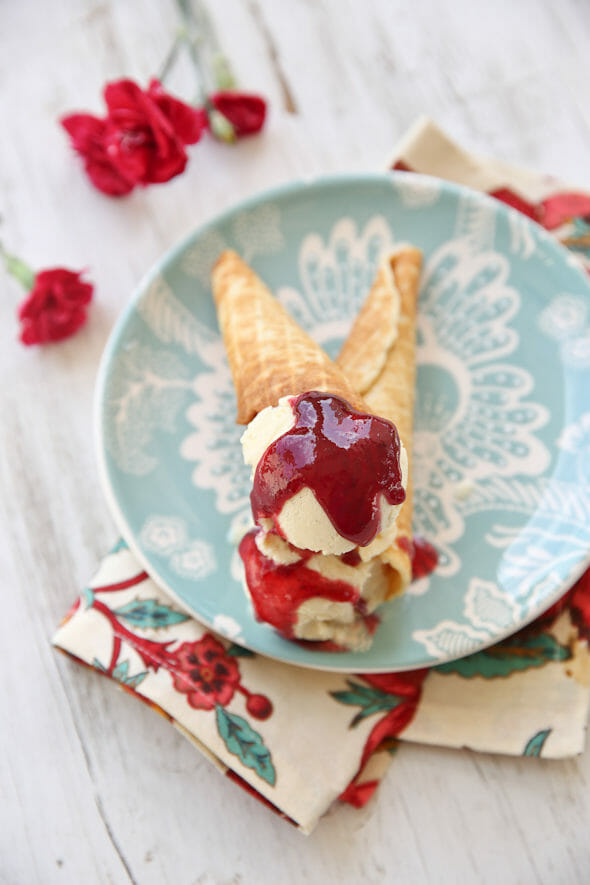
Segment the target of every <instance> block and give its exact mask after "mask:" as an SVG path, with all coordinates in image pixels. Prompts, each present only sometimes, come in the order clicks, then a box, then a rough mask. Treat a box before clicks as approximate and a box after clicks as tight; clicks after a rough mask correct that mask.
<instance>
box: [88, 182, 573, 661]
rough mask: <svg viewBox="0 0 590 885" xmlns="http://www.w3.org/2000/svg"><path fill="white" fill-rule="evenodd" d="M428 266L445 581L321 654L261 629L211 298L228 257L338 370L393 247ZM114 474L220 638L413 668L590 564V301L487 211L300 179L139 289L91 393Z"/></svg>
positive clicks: (432, 457) (245, 475)
mask: <svg viewBox="0 0 590 885" xmlns="http://www.w3.org/2000/svg"><path fill="white" fill-rule="evenodd" d="M401 241H409V242H412V243H415V244H416V245H418V246H419V247H420V248H422V249H423V250H424V257H425V268H424V273H423V277H422V287H421V295H420V306H419V318H418V330H417V334H418V349H417V355H418V390H417V402H416V429H415V438H414V477H415V511H414V512H415V516H414V521H415V531H416V532H417V533H419V534H420V535H423V536H425V537H426V538H428V539H429V540H431V541H432V542H433V543H434V544H435V545H436V546H437V548H438V550H439V554H440V562H439V565H438V568H437V570H436V572H435V573H434V574H432V575H431V576H430V577H429V578H423V579H421V580H420V581H417V582H416V583H414V584H413V585H412V587H411V588H410V590H409V591H408V592H407V593H406V594H405V595H404V596H403V597H402V598H400V599H397V600H394V601H393V602H392V603H390V604H388V605H386V606H384V607H383V609H382V612H381V614H382V623H381V625H380V627H379V629H378V631H377V634H376V636H375V640H374V644H373V647H372V648H371V649H370V651H368V652H364V653H342V654H331V653H328V652H319V651H317V650H314V649H313V647H311V646H309V647H304V646H302V645H298V644H295V643H292V642H288V641H286V640H284V639H281V637H279V636H278V635H277V634H276V633H275V632H274V631H273V630H272V629H271V628H269V627H267V626H265V625H264V624H260V623H257V622H256V620H255V619H254V617H253V614H252V610H251V607H250V603H249V602H248V600H247V598H246V596H245V594H244V591H243V589H242V586H241V580H240V574H241V566H240V561H239V557H238V555H237V553H236V545H235V541H236V538H238V537H239V536H240V533H241V530H242V528H243V526H244V524H245V523H246V522H247V520H248V517H249V501H248V496H249V491H250V483H249V471H248V470H247V469H246V468H245V467H244V466H243V464H242V462H241V450H240V445H239V438H240V434H241V432H242V430H241V428H239V427H237V426H236V424H235V423H234V420H235V400H234V393H233V388H232V383H231V380H230V375H229V371H228V368H227V364H226V359H225V354H224V348H223V344H222V341H221V338H220V334H219V331H218V327H217V322H216V316H215V309H214V307H213V304H212V299H211V294H210V289H209V274H210V270H211V266H212V264H213V262H214V261H215V259H216V258H217V256H218V255H219V253H220V252H221V251H222V250H223V249H225V248H227V247H232V248H234V249H236V250H238V251H239V252H240V253H241V255H242V256H243V257H244V258H245V259H246V260H247V261H248V262H250V264H251V265H252V266H253V267H254V268H255V270H256V271H257V272H258V273H259V274H260V275H261V276H262V278H263V279H264V280H265V281H266V282H267V283H268V284H269V286H270V287H271V288H272V289H273V291H274V292H275V293H276V295H277V297H278V298H279V300H280V301H281V302H282V303H283V304H284V305H285V307H287V309H288V310H289V311H290V312H291V313H292V315H293V316H294V317H295V318H296V319H297V320H298V322H299V323H300V324H301V325H302V326H303V327H304V328H305V329H307V330H308V331H309V332H310V333H311V334H312V335H313V336H314V337H315V338H316V339H317V340H318V341H319V342H320V343H321V344H322V345H323V346H324V347H325V348H326V349H327V350H328V352H329V353H330V354H332V355H335V353H336V352H337V350H338V346H339V344H340V343H341V342H342V340H343V338H344V336H345V335H346V333H347V330H348V328H349V325H350V323H351V320H352V318H353V317H354V316H355V314H356V313H357V311H358V309H359V306H360V304H361V302H362V300H363V298H364V296H365V294H366V292H367V291H368V288H369V286H370V283H371V280H372V278H373V274H374V272H375V268H376V264H377V261H378V257H379V255H380V253H381V252H382V250H383V249H385V248H387V247H390V246H392V245H393V244H395V243H398V242H401ZM97 411H98V435H99V451H100V462H101V472H102V476H103V479H104V485H105V488H106V491H107V494H108V499H109V501H110V504H111V507H112V510H113V513H114V516H115V518H116V520H117V522H118V525H119V527H120V530H121V532H122V533H123V536H124V537H125V539H126V540H127V542H128V543H129V545H130V546H131V548H132V549H133V551H134V552H135V553H136V554H137V556H138V557H139V559H140V561H141V562H142V563H143V564H144V566H145V568H146V569H147V570H148V571H149V572H150V573H151V575H152V576H153V577H154V578H155V579H156V580H157V581H158V582H159V583H160V584H161V585H162V586H164V587H165V588H166V589H167V590H168V591H169V592H170V594H171V595H172V596H173V597H175V598H176V600H177V601H178V603H180V604H181V605H182V606H183V607H185V608H186V609H188V610H189V611H191V612H192V613H194V615H195V616H196V617H197V618H198V619H199V620H200V621H202V622H204V623H205V624H207V625H209V626H211V627H212V628H214V629H215V630H216V631H217V632H219V633H221V634H223V635H225V636H227V637H229V638H231V639H233V640H234V641H236V642H238V643H241V644H243V645H246V646H248V647H249V648H251V649H254V650H255V651H258V652H261V653H262V654H265V655H269V656H271V657H274V658H278V659H280V660H282V661H287V662H291V663H294V664H299V665H303V666H309V667H315V668H322V669H333V670H350V671H356V672H363V671H364V672H370V671H379V670H392V671H393V670H404V669H408V668H414V667H422V666H426V665H434V664H438V663H441V662H443V661H448V660H451V659H453V658H457V657H461V656H463V655H466V654H469V653H471V652H474V651H476V650H478V649H481V648H483V647H485V646H487V645H490V644H492V643H494V642H496V641H497V640H499V639H501V638H503V637H504V636H506V635H508V634H509V633H511V632H513V631H515V630H516V629H517V628H519V627H521V626H523V625H524V624H526V623H527V622H528V621H530V620H532V619H533V618H534V617H535V616H537V615H539V614H540V613H542V612H543V611H544V610H545V609H546V608H547V607H548V606H549V605H550V604H551V603H553V602H554V601H555V600H556V599H557V598H558V597H559V596H560V595H561V594H562V593H563V591H564V590H565V589H566V588H567V586H568V585H569V584H570V583H571V582H572V581H573V580H574V579H575V578H576V577H577V576H578V575H579V574H580V573H581V571H582V570H583V569H584V567H585V566H586V565H587V563H588V561H589V560H590V293H589V287H588V284H587V282H586V279H585V277H584V275H583V274H582V273H581V271H580V270H579V269H578V268H577V267H576V266H575V262H574V260H573V259H572V258H571V257H570V256H569V255H568V253H567V252H566V251H565V250H564V249H562V248H561V247H560V246H559V245H557V244H556V243H555V242H554V240H553V239H552V238H551V237H550V236H549V235H548V234H546V233H545V232H544V231H543V230H542V229H541V228H540V227H538V226H537V225H534V224H532V223H530V222H529V221H528V220H527V219H526V218H525V217H524V216H522V215H520V214H518V213H517V212H515V211H513V210H511V209H508V208H506V207H505V206H503V205H502V204H500V203H498V202H497V201H495V200H492V199H491V198H488V197H485V196H482V195H480V194H478V193H475V192H472V191H469V190H466V189H463V188H459V187H456V186H453V185H450V184H448V183H445V182H442V181H439V180H437V179H433V178H428V177H423V176H417V175H413V174H405V173H396V174H387V175H380V174H377V175H355V176H340V177H330V178H323V179H319V180H317V181H312V182H305V183H295V184H291V185H289V186H287V187H283V188H280V189H278V190H275V191H272V192H269V193H265V194H262V195H261V196H258V197H255V198H254V199H250V200H248V201H246V202H244V203H242V204H240V205H239V206H237V207H236V208H235V209H233V210H231V211H229V212H226V213H225V214H223V215H222V216H220V217H219V218H217V219H216V220H215V221H213V222H211V223H210V224H208V225H206V226H204V227H202V228H200V229H199V230H197V231H196V232H195V233H194V234H192V235H191V236H190V237H189V238H188V239H186V240H185V241H184V242H183V243H181V244H180V245H179V246H178V247H177V248H175V249H173V250H172V251H171V252H169V253H168V254H167V255H166V256H165V257H164V258H163V259H162V260H161V261H160V262H159V263H158V264H157V265H156V267H154V268H153V270H152V271H151V272H150V273H149V274H148V276H147V277H146V278H145V279H144V280H143V282H142V283H141V284H140V286H139V288H138V290H137V291H136V292H135V294H134V296H133V298H132V300H131V303H130V305H129V307H128V308H127V310H126V311H125V313H124V314H123V316H122V317H121V319H120V321H119V323H118V325H117V327H116V329H115V331H114V333H113V335H112V337H111V339H110V341H109V343H108V346H107V348H106V352H105V355H104V359H103V362H102V367H101V371H100V378H99V384H98V399H97Z"/></svg>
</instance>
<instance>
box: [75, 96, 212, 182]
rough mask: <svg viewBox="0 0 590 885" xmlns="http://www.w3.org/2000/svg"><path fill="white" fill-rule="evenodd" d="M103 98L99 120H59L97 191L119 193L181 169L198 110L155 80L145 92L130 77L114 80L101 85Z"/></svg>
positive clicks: (197, 129)
mask: <svg viewBox="0 0 590 885" xmlns="http://www.w3.org/2000/svg"><path fill="white" fill-rule="evenodd" d="M104 98H105V102H106V105H107V111H108V113H107V115H106V117H104V118H99V117H95V116H93V115H92V114H84V113H79V114H70V115H68V116H66V117H63V118H62V119H61V124H62V126H63V127H64V129H65V130H66V131H67V132H68V134H69V136H70V138H71V141H72V145H73V147H74V149H75V150H76V151H77V152H78V153H79V154H80V155H81V156H82V157H83V158H84V166H85V169H86V172H87V174H88V176H89V178H90V180H91V181H92V183H93V185H94V186H95V187H96V188H98V190H100V191H102V192H103V193H105V194H109V195H110V196H122V195H123V194H127V193H129V192H130V191H132V190H133V189H134V188H135V187H136V186H137V185H146V184H153V183H161V182H164V181H169V180H170V179H171V178H174V176H176V175H179V174H180V173H181V172H183V170H184V168H185V166H186V163H187V159H188V158H187V154H186V151H185V149H184V147H185V145H187V144H195V142H197V141H198V140H199V139H200V137H201V134H202V132H203V129H204V128H205V126H206V115H205V113H204V111H202V110H200V109H198V110H197V109H195V108H191V107H190V106H189V105H187V104H184V102H181V101H179V100H178V99H176V98H174V97H173V96H172V95H169V94H168V93H167V92H165V91H164V89H163V88H162V85H161V83H159V81H158V80H152V81H151V82H150V84H149V87H148V88H147V89H146V90H143V89H141V88H140V87H139V86H138V85H137V84H136V83H134V82H133V81H132V80H117V81H116V82H114V83H108V84H107V85H106V87H105V89H104Z"/></svg>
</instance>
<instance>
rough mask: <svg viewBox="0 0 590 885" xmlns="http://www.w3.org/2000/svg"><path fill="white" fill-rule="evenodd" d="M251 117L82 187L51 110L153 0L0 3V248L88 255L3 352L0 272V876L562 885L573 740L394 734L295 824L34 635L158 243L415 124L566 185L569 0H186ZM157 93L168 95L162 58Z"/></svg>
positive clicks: (165, 15) (141, 30)
mask: <svg viewBox="0 0 590 885" xmlns="http://www.w3.org/2000/svg"><path fill="white" fill-rule="evenodd" d="M206 8H207V9H208V11H209V14H210V16H211V19H212V21H213V23H214V25H215V28H216V31H217V34H218V36H219V39H220V41H221V43H222V44H223V47H224V49H225V51H226V52H227V54H228V55H229V57H230V58H231V60H232V63H233V66H234V68H235V71H236V73H237V75H238V77H239V80H240V82H241V84H242V85H243V86H244V87H245V88H250V89H253V90H260V91H262V92H264V93H265V94H266V95H267V96H268V98H269V100H270V103H271V112H270V118H269V123H268V127H267V129H266V130H265V132H264V134H263V135H262V136H261V137H260V138H257V139H252V140H250V141H245V142H243V143H240V144H239V145H237V146H236V147H227V146H224V145H219V144H214V143H212V142H211V141H210V140H208V141H204V142H203V143H201V144H199V145H197V146H196V147H195V148H192V149H191V162H190V165H189V168H188V170H187V172H186V173H185V174H184V175H183V176H182V177H180V178H178V179H176V180H175V181H173V182H171V183H170V184H168V185H166V186H164V187H154V188H152V189H149V190H145V191H140V192H137V193H135V194H134V195H132V196H131V197H129V198H128V199H125V200H120V201H116V200H115V201H113V200H109V199H107V198H105V197H103V196H101V195H100V194H98V193H97V192H95V191H93V190H92V189H91V187H90V186H89V184H88V183H87V181H86V180H85V178H84V176H83V174H82V173H81V171H80V169H79V167H77V163H76V161H75V159H74V158H73V157H72V155H71V151H70V149H69V147H68V145H67V143H66V139H65V137H64V134H63V133H62V132H61V131H60V129H59V127H58V126H57V125H56V119H57V118H58V117H59V115H60V114H62V113H64V112H66V111H69V110H73V109H80V108H88V109H91V110H94V111H99V110H100V92H101V89H102V86H103V83H104V82H105V81H106V80H108V79H113V78H117V77H120V76H131V77H135V78H137V79H139V80H140V81H143V82H145V81H147V79H148V78H149V77H150V76H151V75H153V74H154V73H155V72H156V71H157V69H158V68H159V66H160V65H161V63H162V61H163V60H164V58H165V56H166V53H167V51H168V48H169V43H170V41H171V38H172V35H173V32H174V30H175V28H176V27H177V24H178V21H177V17H176V11H175V6H174V3H172V2H167V3H166V2H162V3H144V4H139V3H136V2H132V0H119V2H115V0H102V2H101V0H76V2H73V0H54V2H52V3H51V5H50V12H49V7H48V5H47V4H46V3H42V2H41V0H29V2H27V3H4V4H2V5H1V6H0V32H1V33H2V54H1V55H0V84H1V86H0V88H1V90H2V102H3V108H4V115H3V120H4V133H3V137H2V140H1V142H0V160H1V162H0V195H1V196H0V199H1V206H0V214H1V215H2V219H3V224H2V239H3V241H4V242H5V245H6V247H7V248H9V249H10V250H12V251H14V252H17V253H18V254H20V255H22V256H23V257H25V258H26V259H27V260H28V261H29V262H30V263H31V264H32V265H34V266H35V267H42V266H50V265H56V264H65V265H69V266H72V267H78V268H82V267H88V269H89V274H90V275H91V276H92V278H93V280H94V281H95V283H96V303H95V304H94V306H93V308H92V318H91V322H90V323H89V324H88V326H87V327H86V328H85V329H84V330H83V331H82V332H81V333H80V334H79V335H78V336H76V337H75V338H74V339H72V340H70V341H67V342H65V343H63V344H62V345H60V346H59V347H54V348H48V349H46V350H44V351H39V350H26V349H25V348H23V347H21V346H20V345H19V344H18V343H16V341H15V333H16V325H15V319H14V310H15V306H16V304H17V301H18V299H19V297H20V293H19V291H18V288H17V286H16V284H13V283H12V282H11V281H8V279H7V278H6V277H3V278H2V298H1V299H0V310H1V311H2V328H3V330H4V346H3V347H2V348H1V350H0V367H1V371H2V392H3V406H2V411H3V414H2V422H1V425H0V433H1V443H0V478H1V487H2V495H1V500H0V518H1V529H2V539H3V540H2V544H1V545H0V563H1V566H2V575H3V617H2V620H1V623H0V642H1V643H2V649H3V666H2V677H1V678H2V683H3V696H2V697H3V716H2V727H1V728H0V744H1V749H0V783H1V786H2V797H3V800H4V801H3V803H2V810H1V811H0V815H1V826H0V881H2V882H6V883H10V885H13V883H15V885H19V883H23V885H30V883H43V885H46V883H53V882H60V883H64V882H67V883H80V882H85V883H95V882H96V883H103V882H110V883H129V882H137V883H142V885H143V883H147V885H150V883H174V885H189V883H192V885H196V883H199V885H213V883H215V885H218V883H219V885H221V883H226V885H229V883H265V882H269V883H270V882H275V881H276V880H277V879H278V878H279V876H280V879H281V881H283V882H285V883H287V885H289V883H300V882H303V881H307V882H311V883H320V882H321V883H325V882H334V883H336V882H337V883H357V882H366V883H373V882H385V883H388V882H411V883H441V882H442V883H464V882H470V883H495V882H498V881H501V882H504V883H517V882H520V883H533V882H534V883H547V885H550V883H551V885H553V883H556V882H559V883H568V885H569V883H585V882H587V881H588V872H587V871H588V860H590V849H589V847H588V830H589V826H590V807H589V801H588V795H589V794H590V755H588V754H586V755H585V756H584V757H583V758H581V759H579V760H573V761H569V762H551V763H550V762H543V761H542V760H541V761H539V760H518V759H504V758H494V757H486V756H475V755H473V754H470V753H466V752H465V753H454V752H450V751H446V750H437V749H435V748H423V747H412V746H408V747H404V748H403V750H402V751H401V752H400V753H399V755H398V758H397V759H396V761H395V764H394V766H393V768H392V770H391V772H390V774H389V776H388V778H387V780H386V782H385V783H384V784H383V786H382V787H381V789H380V791H379V794H378V798H377V800H376V801H374V802H372V803H371V804H370V805H369V807H368V808H366V809H364V810H363V811H360V812H359V811H354V810H352V809H350V808H347V807H341V808H337V809H334V810H333V811H331V812H330V813H329V814H328V816H327V817H326V819H325V820H324V821H323V822H322V824H321V825H320V827H319V828H318V830H317V831H316V832H315V833H314V834H313V835H312V836H311V837H310V838H309V839H307V840H305V839H304V838H303V837H302V836H301V835H300V834H298V833H297V832H295V831H294V830H293V829H291V828H290V827H289V826H287V825H286V824H285V823H283V822H282V821H280V820H278V819H275V818H274V817H273V816H272V815H270V814H269V812H268V811H267V810H266V809H264V808H263V807H262V806H259V805H258V804H257V803H256V802H255V801H254V800H252V799H251V798H250V797H248V796H247V795H245V794H242V792H241V791H239V790H237V789H236V788H235V787H234V786H233V785H232V784H231V783H229V782H227V781H225V780H224V779H223V778H221V777H220V776H219V774H218V773H217V772H216V771H215V770H214V769H213V768H212V767H211V766H210V765H209V763H207V762H206V761H205V760H204V759H202V758H201V757H200V755H199V754H197V753H196V752H195V751H194V749H193V748H192V747H190V746H189V745H188V744H187V743H186V742H185V741H184V740H183V739H182V738H181V737H180V736H179V735H178V734H177V733H176V732H175V731H174V730H173V729H172V728H170V726H169V725H168V724H167V723H166V722H164V720H161V719H160V718H159V717H157V716H154V715H153V713H152V712H151V711H149V710H148V709H146V708H144V707H143V706H141V705H140V704H134V703H133V702H132V701H130V699H129V698H128V697H126V696H124V695H123V694H121V693H120V692H118V691H117V690H116V689H115V687H114V686H113V685H111V684H109V683H108V682H107V681H106V680H101V679H99V678H97V677H96V675H94V674H92V673H88V672H85V671H82V670H81V669H80V668H77V667H76V666H75V665H74V664H72V663H71V662H70V661H68V660H65V659H63V658H61V657H60V656H58V655H57V654H56V653H55V652H54V651H53V650H52V649H51V648H50V645H49V639H50V636H51V634H52V632H53V630H54V628H55V626H56V624H57V623H58V621H59V619H60V617H61V616H62V615H63V613H64V612H65V610H66V609H67V608H68V606H69V605H70V603H71V602H72V601H73V599H74V597H75V596H76V594H77V592H78V589H79V588H80V587H82V586H83V585H84V582H85V581H86V580H87V579H88V578H89V577H90V575H91V574H92V572H93V570H94V568H95V566H96V563H97V561H98V559H99V557H100V555H101V553H102V552H104V551H105V550H106V549H107V548H108V547H109V546H110V544H111V543H112V541H113V540H114V539H115V529H114V526H113V523H112V521H111V518H110V516H109V514H108V512H107V508H106V505H105V503H104V501H103V497H102V495H101V492H100V489H99V485H98V479H97V474H96V469H95V459H94V451H93V445H94V444H93V430H92V395H93V385H94V379H95V376H96V371H97V366H98V361H99V358H100V354H101V351H102V348H103V346H104V343H105V340H106V338H107V335H108V333H109V330H110V329H111V327H112V325H113V323H114V322H115V320H116V318H117V316H118V314H119V312H120V311H121V309H122V308H123V306H124V305H125V303H126V301H127V299H128V297H129V294H130V292H131V291H132V289H133V287H134V285H135V284H136V283H137V281H138V279H139V278H140V277H141V275H142V274H143V273H144V271H145V270H146V269H147V268H148V267H149V266H150V265H151V264H152V262H153V261H154V260H155V259H156V258H158V257H159V256H160V255H161V253H162V252H163V251H164V250H166V249H167V248H169V247H170V246H172V245H173V244H174V243H175V242H176V241H177V240H178V239H179V238H180V237H181V236H183V235H184V234H185V233H186V232H187V231H189V230H190V229H191V228H192V227H194V226H195V225H197V224H198V223H200V222H203V221H205V220H207V219H208V218H210V217H211V216H212V215H213V214H215V213H217V212H219V211H220V210H222V209H224V208H225V207H227V206H230V205H231V204H233V203H235V202H236V201H237V200H239V199H241V198H243V197H245V196H247V195H249V194H251V193H253V192H255V191H257V190H259V189H261V188H263V187H268V186H271V185H274V184H277V183H279V182H281V181H286V180H288V179H291V178H294V177H298V176H302V175H309V174H312V173H317V172H320V171H326V172H329V171H338V170H344V169H372V168H377V167H380V166H382V164H383V163H384V162H385V160H386V158H387V157H388V155H389V154H390V153H391V149H392V146H393V144H394V143H395V141H396V140H397V139H398V138H399V137H400V136H401V135H402V133H403V132H404V130H405V129H406V128H407V127H408V126H409V125H410V123H411V122H412V121H413V120H414V119H415V117H416V116H417V115H418V114H419V113H427V114H430V115H431V116H433V117H434V118H435V119H436V120H437V122H438V123H439V124H440V125H442V126H443V128H445V129H446V130H447V131H448V132H449V133H450V134H451V135H452V136H454V137H455V138H457V139H458V140H460V141H462V142H463V143H464V144H465V146H466V147H470V148H472V149H476V150H478V151H479V152H480V153H486V152H487V153H490V154H493V155H496V156H497V157H499V158H503V159H504V160H506V161H510V162H519V163H522V164H528V165H529V166H530V167H531V168H534V169H537V170H544V171H547V172H553V173H557V174H560V175H562V176H563V177H566V178H568V179H570V180H572V181H573V182H577V183H578V184H580V185H583V186H585V187H586V188H590V167H589V165H588V144H589V143H590V104H589V102H588V68H587V50H588V46H589V45H590V6H589V5H588V4H587V3H580V2H576V0H562V2H561V3H560V4H550V3H549V0H536V2H535V0H521V2H520V3H518V4H516V3H512V2H509V0H499V2H497V3H494V4H491V3H489V4H480V3H476V2H473V0H471V2H463V0H461V2H458V0H443V2H436V0H423V2H420V3H413V4H406V3H403V2H402V0H367V2H363V3H359V2H354V0H316V2H311V0H292V2H290V3H285V2H283V3H276V2H273V0H215V2H214V0H207V2H206ZM175 78H176V79H175V81H174V83H175V86H176V88H177V89H178V90H179V91H181V92H183V91H184V93H185V94H186V97H190V94H191V90H192V89H193V85H192V83H191V82H190V72H189V70H188V68H187V66H186V65H185V66H182V65H181V66H179V70H178V72H176V74H175Z"/></svg>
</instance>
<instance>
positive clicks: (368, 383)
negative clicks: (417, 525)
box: [336, 246, 422, 596]
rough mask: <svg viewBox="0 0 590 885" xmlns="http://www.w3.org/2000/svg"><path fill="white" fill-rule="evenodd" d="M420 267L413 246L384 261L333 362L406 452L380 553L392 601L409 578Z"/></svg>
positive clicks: (418, 256)
mask: <svg viewBox="0 0 590 885" xmlns="http://www.w3.org/2000/svg"><path fill="white" fill-rule="evenodd" d="M421 264H422V254H421V252H420V250H419V249H416V248H415V247H414V246H400V247H398V248H397V249H396V250H395V251H394V252H391V253H390V254H389V255H388V256H387V257H386V258H384V260H383V261H382V263H381V265H380V266H379V269H378V271H377V275H376V277H375V281H374V283H373V286H372V287H371V291H370V292H369V295H368V296H367V299H366V301H365V303H364V305H363V307H362V309H361V311H360V313H359V315H358V317H357V319H356V321H355V323H354V324H353V327H352V329H351V331H350V334H349V336H348V338H347V339H346V341H345V343H344V345H343V347H342V350H341V352H340V354H339V356H338V358H337V360H336V362H337V364H338V365H339V366H340V368H341V369H342V370H343V371H344V373H345V374H346V376H347V377H348V379H349V381H350V382H351V384H352V385H353V387H354V388H355V390H356V391H357V392H358V393H361V394H362V395H363V397H364V399H365V401H366V403H367V405H368V406H369V409H370V411H371V412H373V413H374V414H375V415H380V416H381V417H382V418H387V419H388V420H389V421H392V422H393V423H394V424H395V425H396V427H397V429H398V432H399V435H400V438H401V440H402V442H403V443H404V446H405V448H406V451H407V453H408V462H409V478H408V486H407V489H406V500H405V501H404V503H403V504H402V508H401V510H400V513H399V515H398V517H397V522H396V526H397V533H396V537H395V540H394V542H393V544H392V545H391V546H390V547H389V548H388V549H387V550H386V551H385V552H384V553H382V554H381V558H382V559H383V561H385V562H386V563H387V564H388V565H389V566H390V567H391V570H392V577H391V582H390V583H391V591H390V592H391V595H392V596H393V595H395V594H396V593H400V592H402V591H403V590H404V589H405V587H407V585H408V584H409V583H410V581H411V579H412V562H411V549H412V434H413V414H414V392H415V383H416V357H415V348H416V305H417V300H418V280H419V276H420V269H421Z"/></svg>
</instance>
